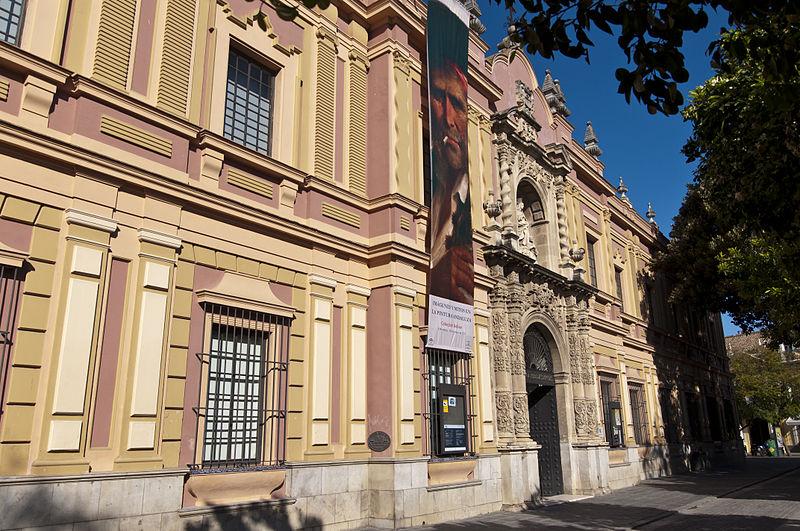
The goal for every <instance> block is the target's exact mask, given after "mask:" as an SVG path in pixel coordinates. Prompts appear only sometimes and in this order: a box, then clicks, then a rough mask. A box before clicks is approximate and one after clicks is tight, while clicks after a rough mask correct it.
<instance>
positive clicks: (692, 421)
mask: <svg viewBox="0 0 800 531" xmlns="http://www.w3.org/2000/svg"><path fill="white" fill-rule="evenodd" d="M685 395H686V416H687V417H688V419H687V420H688V424H689V433H690V434H691V436H692V439H694V440H695V441H702V440H703V421H702V418H701V416H700V398H699V397H698V395H696V394H695V393H685Z"/></svg>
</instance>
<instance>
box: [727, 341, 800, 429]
mask: <svg viewBox="0 0 800 531" xmlns="http://www.w3.org/2000/svg"><path fill="white" fill-rule="evenodd" d="M731 372H732V373H733V375H734V388H735V392H736V404H737V407H738V409H739V415H740V416H741V417H742V421H743V423H744V424H749V423H750V421H752V420H753V419H755V418H761V419H764V420H766V421H767V422H769V423H771V424H772V425H778V424H780V423H781V422H782V421H784V420H786V419H788V418H791V417H796V416H798V415H800V367H798V366H797V365H796V364H795V363H786V362H784V361H783V360H782V359H781V356H780V354H779V353H778V352H776V351H774V350H768V349H765V348H757V349H753V350H748V351H746V352H738V353H736V354H734V355H733V356H731Z"/></svg>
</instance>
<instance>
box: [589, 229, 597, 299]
mask: <svg viewBox="0 0 800 531" xmlns="http://www.w3.org/2000/svg"><path fill="white" fill-rule="evenodd" d="M596 243H597V240H595V239H594V238H592V237H590V236H588V235H587V236H586V259H587V260H588V263H589V283H591V285H592V286H594V287H597V260H596V259H595V256H594V246H595V244H596Z"/></svg>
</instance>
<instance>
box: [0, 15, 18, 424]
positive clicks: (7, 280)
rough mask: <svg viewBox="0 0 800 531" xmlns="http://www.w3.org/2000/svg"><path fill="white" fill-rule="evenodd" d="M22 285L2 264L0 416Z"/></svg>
mask: <svg viewBox="0 0 800 531" xmlns="http://www.w3.org/2000/svg"><path fill="white" fill-rule="evenodd" d="M0 5H2V3H0ZM21 285H22V271H21V268H19V267H14V266H9V265H3V264H0V417H2V415H3V399H4V397H5V387H6V378H7V376H8V366H9V364H10V363H11V359H10V358H11V346H12V345H13V344H14V327H15V323H16V319H17V307H18V306H19V294H20V287H21Z"/></svg>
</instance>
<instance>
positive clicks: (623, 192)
mask: <svg viewBox="0 0 800 531" xmlns="http://www.w3.org/2000/svg"><path fill="white" fill-rule="evenodd" d="M617 192H619V198H620V199H622V200H623V201H629V199H628V185H627V184H625V181H623V180H622V177H620V178H619V186H617Z"/></svg>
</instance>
